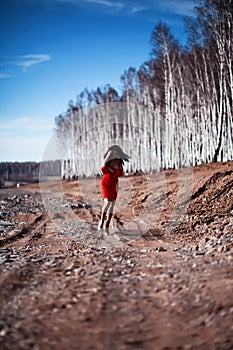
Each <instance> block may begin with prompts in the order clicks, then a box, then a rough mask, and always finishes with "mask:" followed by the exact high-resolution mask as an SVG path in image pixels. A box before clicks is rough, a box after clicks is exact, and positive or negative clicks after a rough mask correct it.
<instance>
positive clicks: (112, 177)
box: [101, 166, 123, 201]
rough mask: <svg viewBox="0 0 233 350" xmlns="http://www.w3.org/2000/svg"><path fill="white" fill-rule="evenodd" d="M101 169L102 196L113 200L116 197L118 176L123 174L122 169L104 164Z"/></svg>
mask: <svg viewBox="0 0 233 350" xmlns="http://www.w3.org/2000/svg"><path fill="white" fill-rule="evenodd" d="M101 171H102V173H103V178H102V181H101V190H102V197H103V198H108V199H110V200H111V201H115V200H116V198H117V183H118V177H120V176H122V175H123V170H122V169H112V168H109V167H108V166H104V167H103V168H102V169H101Z"/></svg>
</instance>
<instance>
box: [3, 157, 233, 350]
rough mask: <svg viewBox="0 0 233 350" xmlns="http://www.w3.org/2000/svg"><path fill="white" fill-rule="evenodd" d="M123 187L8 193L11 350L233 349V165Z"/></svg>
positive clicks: (6, 306)
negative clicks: (108, 192)
mask: <svg viewBox="0 0 233 350" xmlns="http://www.w3.org/2000/svg"><path fill="white" fill-rule="evenodd" d="M184 179H185V181H184ZM121 180H122V181H121V188H120V195H119V198H118V207H117V208H116V217H115V221H114V227H113V229H112V231H111V234H110V236H108V237H104V239H103V237H102V236H101V237H100V235H99V233H98V231H97V230H96V225H97V223H98V220H99V214H100V207H101V198H100V193H99V187H98V182H99V179H97V180H96V179H93V180H88V179H86V180H80V181H79V182H66V181H65V182H62V190H63V192H64V196H60V193H58V192H59V191H57V188H58V187H60V186H61V184H58V185H57V184H53V185H52V186H51V184H49V185H48V186H47V190H46V191H44V192H43V193H42V199H43V203H42V201H41V195H40V193H39V188H38V186H36V185H31V186H28V187H25V188H24V189H23V191H20V190H11V191H5V190H4V191H3V190H2V191H1V192H0V197H1V198H0V205H1V206H0V208H1V209H0V215H1V217H0V229H1V239H0V249H1V254H0V259H1V260H0V261H1V275H0V286H1V290H0V302H1V311H0V315H1V318H0V348H1V349H7V350H14V349H17V350H18V349H22V350H24V349H34V350H37V349H43V350H44V349H46V350H47V349H48V350H50V349H58V350H60V349H61V350H63V349H81V350H82V349H84V350H85V349H107V350H108V349H117V350H118V349H133V350H134V349H151V350H154V349H156V350H160V349H163V350H165V349H166V350H169V349H177V350H178V349H184V350H189V349H190V350H191V349H196V350H199V349H200V350H232V349H233V338H232V334H233V269H232V267H233V200H232V198H233V193H232V192H233V186H232V182H233V162H229V163H225V164H220V163H219V164H209V165H203V166H199V167H196V168H195V169H192V171H190V170H189V171H186V173H178V172H176V171H166V172H164V173H163V174H154V175H150V176H138V177H131V178H130V177H129V178H127V177H126V178H123V179H121ZM191 185H192V186H191ZM187 186H191V196H190V189H188V188H187ZM44 189H45V187H44ZM44 203H49V206H47V207H46V208H47V209H48V208H49V211H45V210H44V205H43V204H44ZM137 225H138V226H137ZM137 228H138V231H137ZM132 232H134V233H135V232H136V233H137V235H136V236H135V237H133V236H132V235H131V233H132Z"/></svg>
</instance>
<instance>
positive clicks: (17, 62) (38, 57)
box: [0, 54, 52, 79]
mask: <svg viewBox="0 0 233 350" xmlns="http://www.w3.org/2000/svg"><path fill="white" fill-rule="evenodd" d="M51 59H52V57H51V56H50V55H48V54H28V55H24V56H19V57H14V58H12V59H9V60H8V61H6V62H2V63H1V64H0V65H1V66H2V67H6V69H7V71H8V72H9V71H13V70H14V73H6V72H1V73H0V79H5V78H12V77H15V76H17V75H18V74H19V73H18V72H17V73H15V70H16V68H17V67H21V68H22V71H23V72H24V73H26V72H28V69H29V68H31V67H33V66H36V65H39V64H41V63H44V62H47V61H50V60H51ZM6 69H5V70H6Z"/></svg>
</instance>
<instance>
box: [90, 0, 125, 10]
mask: <svg viewBox="0 0 233 350" xmlns="http://www.w3.org/2000/svg"><path fill="white" fill-rule="evenodd" d="M83 1H84V2H90V3H93V4H96V5H103V6H107V7H114V8H123V7H124V6H125V5H124V4H123V3H122V2H118V1H109V0H83Z"/></svg>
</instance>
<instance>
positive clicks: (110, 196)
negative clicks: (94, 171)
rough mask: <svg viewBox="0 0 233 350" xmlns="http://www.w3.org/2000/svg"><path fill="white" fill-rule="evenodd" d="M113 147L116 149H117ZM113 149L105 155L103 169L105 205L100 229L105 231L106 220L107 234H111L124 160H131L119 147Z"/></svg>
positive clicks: (102, 188)
mask: <svg viewBox="0 0 233 350" xmlns="http://www.w3.org/2000/svg"><path fill="white" fill-rule="evenodd" d="M113 147H115V149H114V148H113ZM112 148H113V149H111V147H110V148H109V151H108V153H107V154H106V155H105V160H104V167H103V168H101V171H102V174H103V177H102V181H101V190H102V197H103V200H104V204H103V207H102V211H101V219H100V222H99V226H98V229H99V230H102V229H103V226H104V222H105V220H106V224H105V231H106V232H107V233H108V232H109V225H110V222H111V219H112V216H113V209H114V205H115V203H116V198H117V192H118V177H120V176H123V164H124V160H126V161H127V160H128V159H129V156H127V155H126V154H125V153H124V152H123V151H122V150H121V148H120V147H119V146H112ZM123 157H124V160H123Z"/></svg>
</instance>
